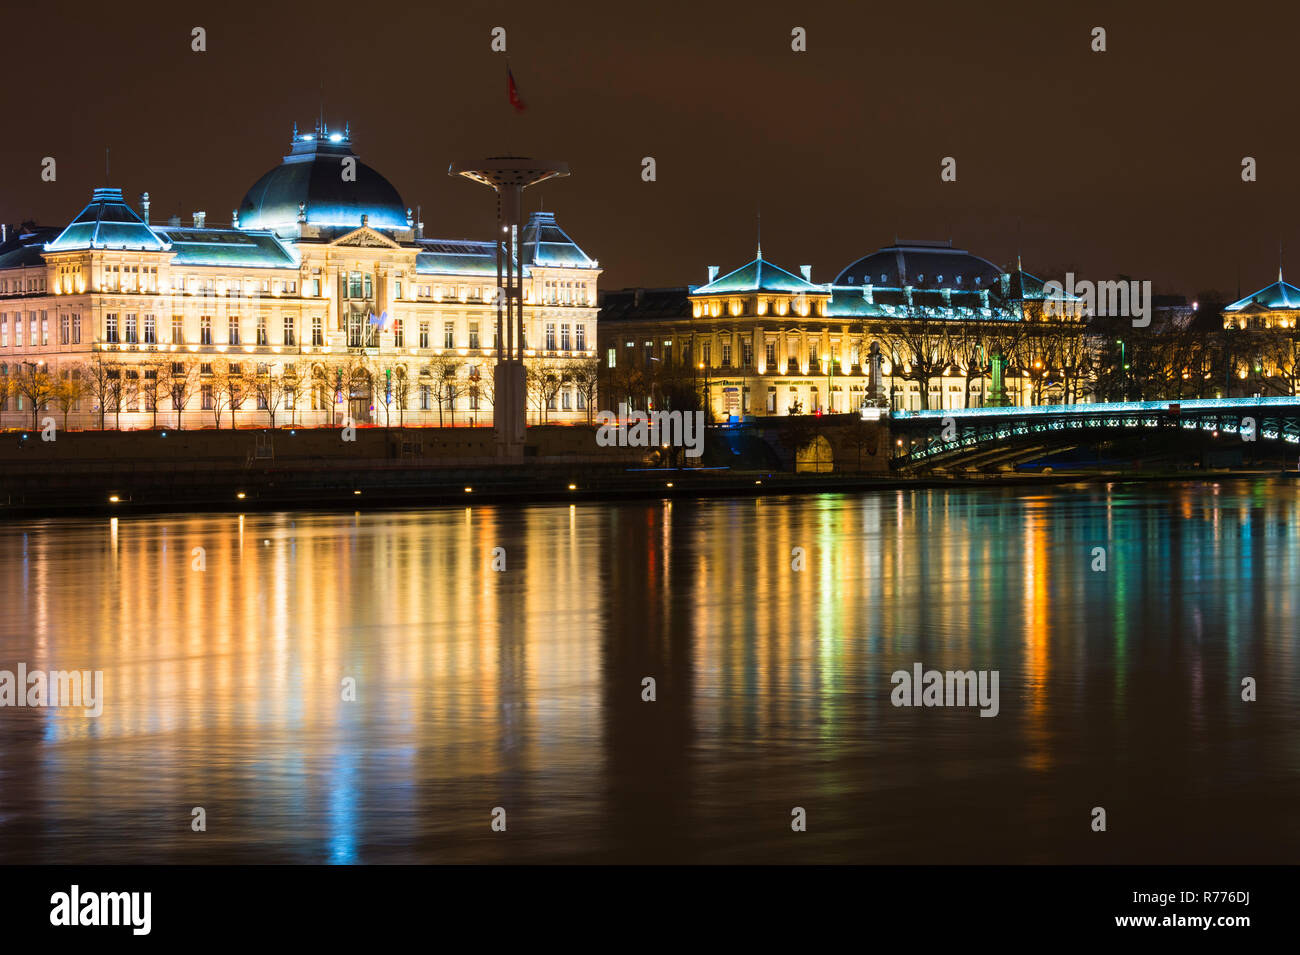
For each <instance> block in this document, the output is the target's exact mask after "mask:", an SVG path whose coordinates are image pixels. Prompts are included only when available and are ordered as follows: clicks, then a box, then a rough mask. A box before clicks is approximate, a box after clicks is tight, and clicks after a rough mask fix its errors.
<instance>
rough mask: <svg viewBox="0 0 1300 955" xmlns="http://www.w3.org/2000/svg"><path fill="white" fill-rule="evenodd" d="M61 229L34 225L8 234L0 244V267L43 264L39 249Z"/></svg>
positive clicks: (18, 267) (13, 267)
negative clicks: (22, 230)
mask: <svg viewBox="0 0 1300 955" xmlns="http://www.w3.org/2000/svg"><path fill="white" fill-rule="evenodd" d="M61 231H62V230H61V229H59V228H57V227H55V228H50V227H48V226H36V227H32V228H29V230H28V231H26V232H20V233H18V234H17V235H15V234H14V233H10V234H9V239H8V241H7V242H5V243H4V244H3V245H0V269H21V268H28V267H31V266H34V265H44V264H45V259H44V258H43V257H42V256H41V251H42V249H44V247H45V243H47V242H50V241H51V240H53V239H54V238H55V237H56V236H57V235H58V234H59V233H60V232H61Z"/></svg>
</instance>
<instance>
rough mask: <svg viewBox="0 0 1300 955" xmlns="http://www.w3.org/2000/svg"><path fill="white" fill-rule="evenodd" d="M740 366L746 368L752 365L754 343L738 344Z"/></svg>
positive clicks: (744, 342)
mask: <svg viewBox="0 0 1300 955" xmlns="http://www.w3.org/2000/svg"><path fill="white" fill-rule="evenodd" d="M740 355H741V358H740V365H741V367H742V368H748V367H749V366H750V365H752V364H754V343H753V342H750V341H743V342H741V343H740Z"/></svg>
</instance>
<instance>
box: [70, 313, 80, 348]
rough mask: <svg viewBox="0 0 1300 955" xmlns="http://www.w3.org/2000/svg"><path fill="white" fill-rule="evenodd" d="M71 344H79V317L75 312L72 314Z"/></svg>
mask: <svg viewBox="0 0 1300 955" xmlns="http://www.w3.org/2000/svg"><path fill="white" fill-rule="evenodd" d="M72 344H74V345H80V344H81V315H80V314H79V313H77V312H73V313H72Z"/></svg>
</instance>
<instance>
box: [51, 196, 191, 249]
mask: <svg viewBox="0 0 1300 955" xmlns="http://www.w3.org/2000/svg"><path fill="white" fill-rule="evenodd" d="M168 248H170V246H169V245H168V243H167V242H166V241H165V240H163V239H160V238H159V237H158V235H157V234H156V233H155V232H154V231H153V230H152V229H151V228H149V226H147V225H146V224H145V221H144V220H143V219H141V218H140V216H139V215H137V214H136V211H135V210H134V209H132V208H131V207H130V206H129V205H128V204H127V202H126V200H125V199H123V198H122V190H121V189H109V188H104V189H96V190H95V192H94V194H93V196H92V197H91V200H90V203H89V204H88V205H87V206H86V207H85V208H84V209H82V210H81V212H80V213H79V214H78V215H77V217H76V218H75V219H73V220H72V222H71V223H70V224H69V225H68V227H67V228H66V229H64V230H63V231H62V232H61V233H60V234H59V236H58V238H56V239H55V240H54V241H53V242H48V243H46V245H45V251H46V252H69V251H75V250H78V249H142V250H145V251H148V252H166V251H167V250H168Z"/></svg>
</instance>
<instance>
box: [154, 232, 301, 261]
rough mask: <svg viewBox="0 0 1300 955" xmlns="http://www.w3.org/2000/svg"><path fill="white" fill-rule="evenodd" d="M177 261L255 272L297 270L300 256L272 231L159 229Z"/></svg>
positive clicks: (160, 235)
mask: <svg viewBox="0 0 1300 955" xmlns="http://www.w3.org/2000/svg"><path fill="white" fill-rule="evenodd" d="M154 231H155V232H157V234H158V235H159V237H160V238H162V239H164V240H165V241H166V242H168V243H169V244H170V246H171V249H172V251H173V252H175V253H176V257H175V258H173V259H172V265H235V266H245V267H247V268H254V269H274V268H295V267H296V266H297V265H298V259H297V256H295V255H294V254H293V252H291V251H290V250H289V249H288V248H286V247H285V245H284V243H282V242H281V241H280V240H279V239H278V238H276V237H275V235H274V234H273V233H271V232H269V231H262V232H252V231H244V230H241V229H177V228H167V229H156V230H154Z"/></svg>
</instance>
